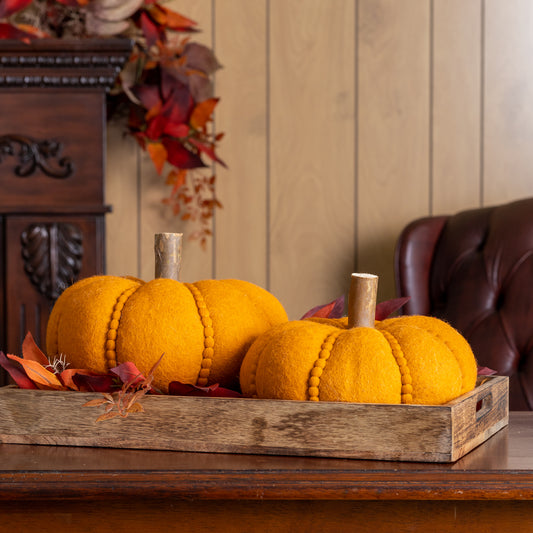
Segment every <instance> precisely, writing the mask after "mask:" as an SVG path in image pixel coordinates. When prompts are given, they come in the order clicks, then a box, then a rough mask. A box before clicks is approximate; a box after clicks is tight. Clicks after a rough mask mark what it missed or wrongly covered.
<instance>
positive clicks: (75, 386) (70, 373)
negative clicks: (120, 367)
mask: <svg viewBox="0 0 533 533" xmlns="http://www.w3.org/2000/svg"><path fill="white" fill-rule="evenodd" d="M77 376H88V377H89V378H96V379H95V381H96V382H98V383H103V384H104V385H102V388H105V392H109V391H111V390H113V386H114V378H113V377H112V376H109V375H108V374H100V373H99V372H93V371H92V370H86V369H84V368H67V369H66V370H63V372H61V374H59V379H60V380H61V383H63V385H64V386H65V387H68V388H69V389H72V390H76V391H80V390H81V391H84V392H92V391H94V388H92V387H90V386H88V385H86V384H85V382H84V381H83V379H78V378H77ZM80 384H81V387H80ZM97 392H103V391H102V390H98V391H97Z"/></svg>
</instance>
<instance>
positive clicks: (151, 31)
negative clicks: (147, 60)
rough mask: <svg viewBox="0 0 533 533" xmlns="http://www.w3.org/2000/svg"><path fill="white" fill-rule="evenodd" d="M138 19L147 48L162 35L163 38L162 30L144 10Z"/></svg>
mask: <svg viewBox="0 0 533 533" xmlns="http://www.w3.org/2000/svg"><path fill="white" fill-rule="evenodd" d="M139 20H140V25H141V30H142V32H143V34H144V37H145V38H146V45H147V46H148V48H150V47H152V46H154V44H156V43H157V41H158V40H161V38H162V37H163V38H164V31H162V30H161V28H160V27H159V26H158V25H157V24H155V23H154V21H153V20H152V19H151V18H150V17H149V16H148V15H147V14H146V13H145V12H144V11H143V12H142V13H141V16H140V19H139Z"/></svg>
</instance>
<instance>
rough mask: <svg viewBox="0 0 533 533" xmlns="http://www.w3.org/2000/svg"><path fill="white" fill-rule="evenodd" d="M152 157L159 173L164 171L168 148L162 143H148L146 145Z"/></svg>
mask: <svg viewBox="0 0 533 533" xmlns="http://www.w3.org/2000/svg"><path fill="white" fill-rule="evenodd" d="M146 149H147V150H148V153H149V154H150V158H151V159H152V162H153V164H154V166H155V169H156V171H157V173H158V174H159V175H161V172H163V167H164V165H165V162H166V160H167V150H166V148H165V147H164V146H163V145H162V144H161V143H148V145H147V146H146Z"/></svg>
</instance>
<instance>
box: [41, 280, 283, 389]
mask: <svg viewBox="0 0 533 533" xmlns="http://www.w3.org/2000/svg"><path fill="white" fill-rule="evenodd" d="M285 321H287V314H286V313H285V310H284V309H283V307H282V305H281V304H280V303H279V301H278V300H277V299H276V298H275V297H274V296H273V295H272V294H270V293H268V292H267V291H265V290H264V289H262V288H260V287H258V286H257V285H254V284H252V283H249V282H245V281H240V280H204V281H197V282H195V283H180V282H178V281H176V280H174V279H165V278H160V279H154V280H152V281H149V282H147V283H145V282H143V281H140V280H138V279H133V278H123V277H116V276H94V277H91V278H87V279H84V280H81V281H79V282H77V283H75V284H74V285H72V286H71V287H69V288H68V289H66V290H65V291H64V292H63V294H62V295H61V296H60V297H59V298H58V300H57V302H56V303H55V305H54V307H53V309H52V312H51V315H50V319H49V322H48V328H47V343H46V344H47V352H48V355H49V356H50V357H54V356H56V355H59V354H63V355H64V356H66V359H67V361H68V362H69V363H70V366H71V367H72V368H89V369H92V370H96V371H100V372H106V371H107V370H108V369H109V368H111V367H113V366H116V365H117V364H119V363H122V362H125V361H131V362H133V363H135V365H136V366H137V367H138V368H139V370H140V371H141V372H143V373H145V374H146V373H147V372H148V371H149V370H150V368H151V367H152V366H153V364H154V363H155V362H156V361H157V360H158V359H159V358H160V357H161V355H162V354H164V357H163V359H162V361H161V363H160V365H159V366H158V368H157V371H156V374H155V379H154V385H155V386H156V387H157V388H159V389H161V390H162V391H164V392H166V391H167V387H168V383H169V382H170V381H181V382H184V383H191V384H195V385H200V386H205V385H210V384H213V383H219V384H220V385H222V386H224V387H228V388H235V387H238V375H239V368H240V364H241V361H242V359H243V357H244V355H245V353H246V350H247V349H248V347H249V346H250V344H251V343H252V342H253V340H254V339H255V338H256V337H257V336H258V335H259V334H261V333H263V332H264V331H266V330H267V329H269V328H270V327H272V326H274V325H276V324H278V323H281V322H285Z"/></svg>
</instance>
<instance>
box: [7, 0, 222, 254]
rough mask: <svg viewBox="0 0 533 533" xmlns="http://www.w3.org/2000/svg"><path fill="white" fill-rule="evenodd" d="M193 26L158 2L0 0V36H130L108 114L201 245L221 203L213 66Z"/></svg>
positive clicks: (214, 62)
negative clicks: (161, 179)
mask: <svg viewBox="0 0 533 533" xmlns="http://www.w3.org/2000/svg"><path fill="white" fill-rule="evenodd" d="M196 31H198V30H197V28H196V22H194V21H192V20H190V19H189V18H187V17H185V16H183V15H181V14H179V13H176V12H175V11H172V10H171V9H169V8H167V7H165V6H164V5H162V3H160V2H158V1H157V0H120V1H117V0H2V1H0V39H18V40H22V41H26V42H29V41H30V40H32V39H39V38H80V39H81V38H94V37H111V36H115V37H116V36H121V37H125V38H129V39H131V40H132V42H133V50H132V53H131V56H130V58H129V61H128V62H127V64H126V66H125V67H124V68H123V70H122V72H121V73H120V75H119V76H118V78H117V81H116V84H115V87H114V88H113V90H112V91H111V92H110V94H109V99H108V113H109V118H116V117H120V118H125V122H126V125H127V130H128V131H129V133H130V134H131V135H133V137H134V138H135V139H136V140H137V142H138V143H139V145H140V147H141V148H142V149H143V150H146V151H147V153H148V154H149V155H150V158H151V160H152V161H153V163H154V166H155V168H156V170H157V172H158V173H159V174H160V175H163V173H165V179H166V183H167V184H168V185H169V186H170V187H171V189H170V194H169V195H168V197H167V198H165V199H164V200H163V202H164V203H165V204H167V205H169V207H170V208H171V209H172V211H173V212H174V214H175V215H179V216H180V217H181V219H182V220H191V221H192V222H193V223H195V224H196V225H197V228H198V229H197V230H195V231H194V232H193V233H191V235H190V237H191V238H196V239H198V240H199V241H200V243H201V244H202V245H203V246H205V244H206V242H207V239H208V237H209V235H210V234H211V231H210V229H209V220H210V219H211V218H212V216H213V213H214V210H215V209H216V208H217V207H221V204H220V202H219V201H218V200H217V198H216V195H215V179H216V173H215V170H214V169H215V164H214V163H218V164H221V165H223V166H225V165H224V162H223V161H221V159H220V158H219V157H218V155H217V154H216V148H217V146H218V142H219V141H220V139H221V138H222V134H220V133H219V134H217V133H214V132H213V131H212V130H213V128H212V125H211V124H210V123H211V122H212V117H213V112H214V109H215V107H216V105H217V103H218V101H219V98H216V97H215V96H214V94H213V93H214V91H213V74H214V73H215V71H216V70H217V69H218V68H220V65H219V63H218V61H217V59H216V57H215V55H214V54H213V52H212V50H210V49H209V48H208V47H206V46H204V45H202V44H199V43H196V42H193V41H191V39H190V36H191V34H194V32H196ZM168 169H170V170H168ZM202 169H204V170H202ZM205 169H207V170H209V172H207V173H206V172H205Z"/></svg>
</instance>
